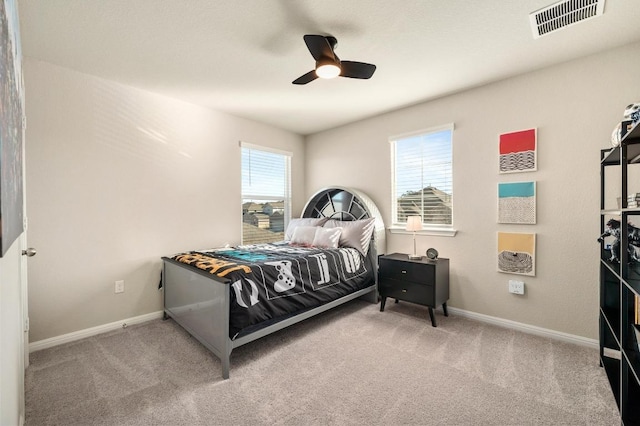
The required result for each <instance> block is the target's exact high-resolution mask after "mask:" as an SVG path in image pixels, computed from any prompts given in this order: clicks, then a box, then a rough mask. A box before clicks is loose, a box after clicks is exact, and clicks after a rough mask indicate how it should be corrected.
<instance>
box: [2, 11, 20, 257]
mask: <svg viewBox="0 0 640 426" xmlns="http://www.w3.org/2000/svg"><path fill="white" fill-rule="evenodd" d="M10 4H11V3H10ZM5 5H6V2H5V1H4V0H2V1H0V8H1V10H0V31H1V32H2V34H0V75H2V84H0V111H2V114H0V175H1V176H2V179H1V180H0V257H2V256H4V255H5V254H6V253H7V250H9V247H11V245H12V244H13V242H14V241H15V240H16V239H17V238H18V237H19V236H20V234H22V232H23V230H24V224H23V192H22V185H23V183H22V138H23V110H22V93H23V92H22V77H21V76H22V73H21V71H20V52H19V50H18V47H19V44H18V43H17V41H18V40H19V38H18V35H17V33H16V32H15V31H17V14H16V13H15V12H16V11H15V10H11V9H9V10H8V9H7V8H6V7H5Z"/></svg>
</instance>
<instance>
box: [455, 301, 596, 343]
mask: <svg viewBox="0 0 640 426" xmlns="http://www.w3.org/2000/svg"><path fill="white" fill-rule="evenodd" d="M447 311H449V312H451V313H452V314H454V315H459V316H461V317H466V318H471V319H474V320H478V321H481V322H486V323H489V324H493V325H497V326H499V327H504V328H510V329H513V330H518V331H522V332H523V333H529V334H535V335H537V336H543V337H548V338H550V339H555V340H561V341H563V342H567V343H574V344H577V345H580V346H588V347H590V348H595V349H598V348H599V344H598V341H597V340H595V339H588V338H586V337H582V336H576V335H575V334H569V333H563V332H561V331H555V330H549V329H548V328H542V327H536V326H535V325H529V324H524V323H521V322H516V321H511V320H507V319H503V318H497V317H492V316H489V315H484V314H478V313H476V312H471V311H465V310H464V309H459V308H452V307H449V306H447Z"/></svg>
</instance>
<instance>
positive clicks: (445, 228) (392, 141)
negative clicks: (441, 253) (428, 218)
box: [389, 123, 457, 237]
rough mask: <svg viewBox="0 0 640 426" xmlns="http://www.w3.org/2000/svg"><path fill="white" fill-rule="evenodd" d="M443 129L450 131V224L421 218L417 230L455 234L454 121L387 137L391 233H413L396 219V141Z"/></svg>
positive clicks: (439, 233)
mask: <svg viewBox="0 0 640 426" xmlns="http://www.w3.org/2000/svg"><path fill="white" fill-rule="evenodd" d="M444 130H450V131H451V140H450V143H451V224H450V225H449V224H435V223H425V222H424V219H423V223H422V228H423V229H422V230H421V231H417V232H416V234H418V235H439V236H449V237H453V236H455V235H456V233H457V230H456V229H455V228H454V224H455V221H454V220H455V208H454V198H455V197H454V192H453V180H454V176H453V175H454V168H453V134H454V131H455V125H454V123H448V124H443V125H440V126H434V127H429V128H426V129H421V130H416V131H413V132H408V133H402V134H399V135H393V136H390V137H389V148H390V158H391V226H390V227H389V231H390V232H391V233H392V234H413V232H409V231H406V230H405V227H406V222H400V221H399V220H398V204H397V200H396V186H397V185H396V142H397V141H399V140H401V139H407V138H411V137H414V136H421V135H426V134H431V133H438V132H442V131H444Z"/></svg>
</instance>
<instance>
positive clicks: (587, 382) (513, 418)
mask: <svg viewBox="0 0 640 426" xmlns="http://www.w3.org/2000/svg"><path fill="white" fill-rule="evenodd" d="M436 318H437V320H438V327H437V328H434V327H431V323H430V321H429V320H428V312H427V309H426V308H425V307H422V306H418V305H413V304H410V303H403V302H401V303H399V304H394V303H389V304H387V307H386V308H385V312H380V311H379V305H373V304H370V303H366V302H363V301H360V300H356V301H353V302H350V303H348V304H346V305H343V306H340V307H338V308H335V309H333V310H331V311H329V312H326V313H324V314H322V315H320V316H317V317H314V318H311V319H309V320H307V321H304V322H302V323H300V324H297V325H294V326H292V327H289V328H288V329H285V330H282V331H280V332H278V333H275V334H272V335H270V336H267V337H265V338H262V339H259V340H257V341H255V342H252V343H249V344H247V345H244V346H241V347H239V348H237V349H235V350H234V351H233V353H232V355H231V378H230V379H229V380H223V379H222V375H221V370H220V362H219V360H218V359H217V358H216V357H215V356H213V355H212V354H211V353H210V352H209V351H208V350H207V349H206V348H204V347H203V346H202V345H200V343H199V342H198V341H196V340H195V339H193V338H192V337H190V336H189V335H188V334H187V333H186V332H185V331H184V330H183V329H182V328H181V327H180V326H178V325H177V324H176V323H175V322H173V321H172V320H167V321H162V320H156V321H151V322H148V323H145V324H141V325H138V326H132V327H128V328H126V329H123V330H118V331H114V332H109V333H105V334H101V335H98V336H94V337H90V338H86V339H83V340H80V341H76V342H72V343H68V344H64V345H60V346H56V347H53V348H49V349H45V350H41V351H38V352H34V353H32V354H31V356H30V366H29V368H28V369H27V372H26V384H25V387H26V425H27V426H35V425H262V424H268V425H326V424H335V425H619V424H620V419H619V417H618V413H617V408H616V403H615V401H614V399H613V395H612V392H611V389H610V388H609V384H608V382H607V379H606V376H605V373H604V370H603V369H602V368H600V367H599V366H598V351H597V350H596V349H592V348H586V347H582V346H576V345H572V344H568V343H564V342H559V341H556V340H551V339H546V338H542V337H538V336H534V335H529V334H524V333H521V332H517V331H514V330H509V329H504V328H500V327H496V326H493V325H489V324H485V323H481V322H477V321H474V320H470V319H467V318H463V317H459V316H455V315H452V316H449V317H444V316H443V315H442V313H441V312H440V311H437V312H436Z"/></svg>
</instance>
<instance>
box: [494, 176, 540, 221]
mask: <svg viewBox="0 0 640 426" xmlns="http://www.w3.org/2000/svg"><path fill="white" fill-rule="evenodd" d="M498 223H516V224H525V225H534V224H535V223H536V183H535V182H505V183H498Z"/></svg>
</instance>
